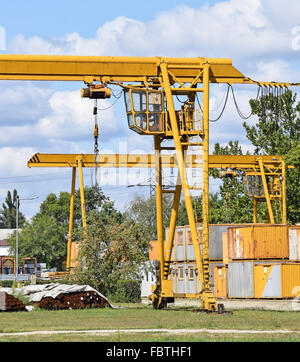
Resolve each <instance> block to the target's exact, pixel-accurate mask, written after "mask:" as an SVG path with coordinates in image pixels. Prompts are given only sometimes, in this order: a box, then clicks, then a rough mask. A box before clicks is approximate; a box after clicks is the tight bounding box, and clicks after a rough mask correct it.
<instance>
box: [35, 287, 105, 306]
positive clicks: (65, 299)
mask: <svg viewBox="0 0 300 362" xmlns="http://www.w3.org/2000/svg"><path fill="white" fill-rule="evenodd" d="M31 305H35V306H38V307H39V308H44V309H54V310H57V309H86V308H104V307H109V306H110V304H109V302H108V301H107V300H106V299H104V298H103V297H101V296H100V295H99V294H98V293H96V292H93V291H88V292H72V293H61V294H59V295H58V296H56V298H53V297H44V298H42V299H41V300H40V301H38V302H34V303H31Z"/></svg>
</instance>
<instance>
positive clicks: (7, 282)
mask: <svg viewBox="0 0 300 362" xmlns="http://www.w3.org/2000/svg"><path fill="white" fill-rule="evenodd" d="M13 283H14V280H2V281H1V282H0V287H2V288H11V287H12V286H13Z"/></svg>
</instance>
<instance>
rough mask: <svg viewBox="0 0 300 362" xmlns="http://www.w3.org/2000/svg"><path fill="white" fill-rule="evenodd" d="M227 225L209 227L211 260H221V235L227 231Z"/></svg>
mask: <svg viewBox="0 0 300 362" xmlns="http://www.w3.org/2000/svg"><path fill="white" fill-rule="evenodd" d="M227 229H228V225H221V224H220V225H210V226H209V257H210V259H212V260H222V259H223V241H222V234H223V232H225V231H227Z"/></svg>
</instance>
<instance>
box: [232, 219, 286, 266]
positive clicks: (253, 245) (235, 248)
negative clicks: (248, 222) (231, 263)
mask: <svg viewBox="0 0 300 362" xmlns="http://www.w3.org/2000/svg"><path fill="white" fill-rule="evenodd" d="M227 235H228V256H229V259H233V260H235V259H288V257H289V243H288V230H287V226H286V225H252V226H250V227H249V226H248V227H247V226H246V227H233V228H229V229H228V234H227Z"/></svg>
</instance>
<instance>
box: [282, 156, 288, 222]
mask: <svg viewBox="0 0 300 362" xmlns="http://www.w3.org/2000/svg"><path fill="white" fill-rule="evenodd" d="M282 222H283V224H286V223H287V210H286V164H285V161H284V159H283V160H282Z"/></svg>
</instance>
